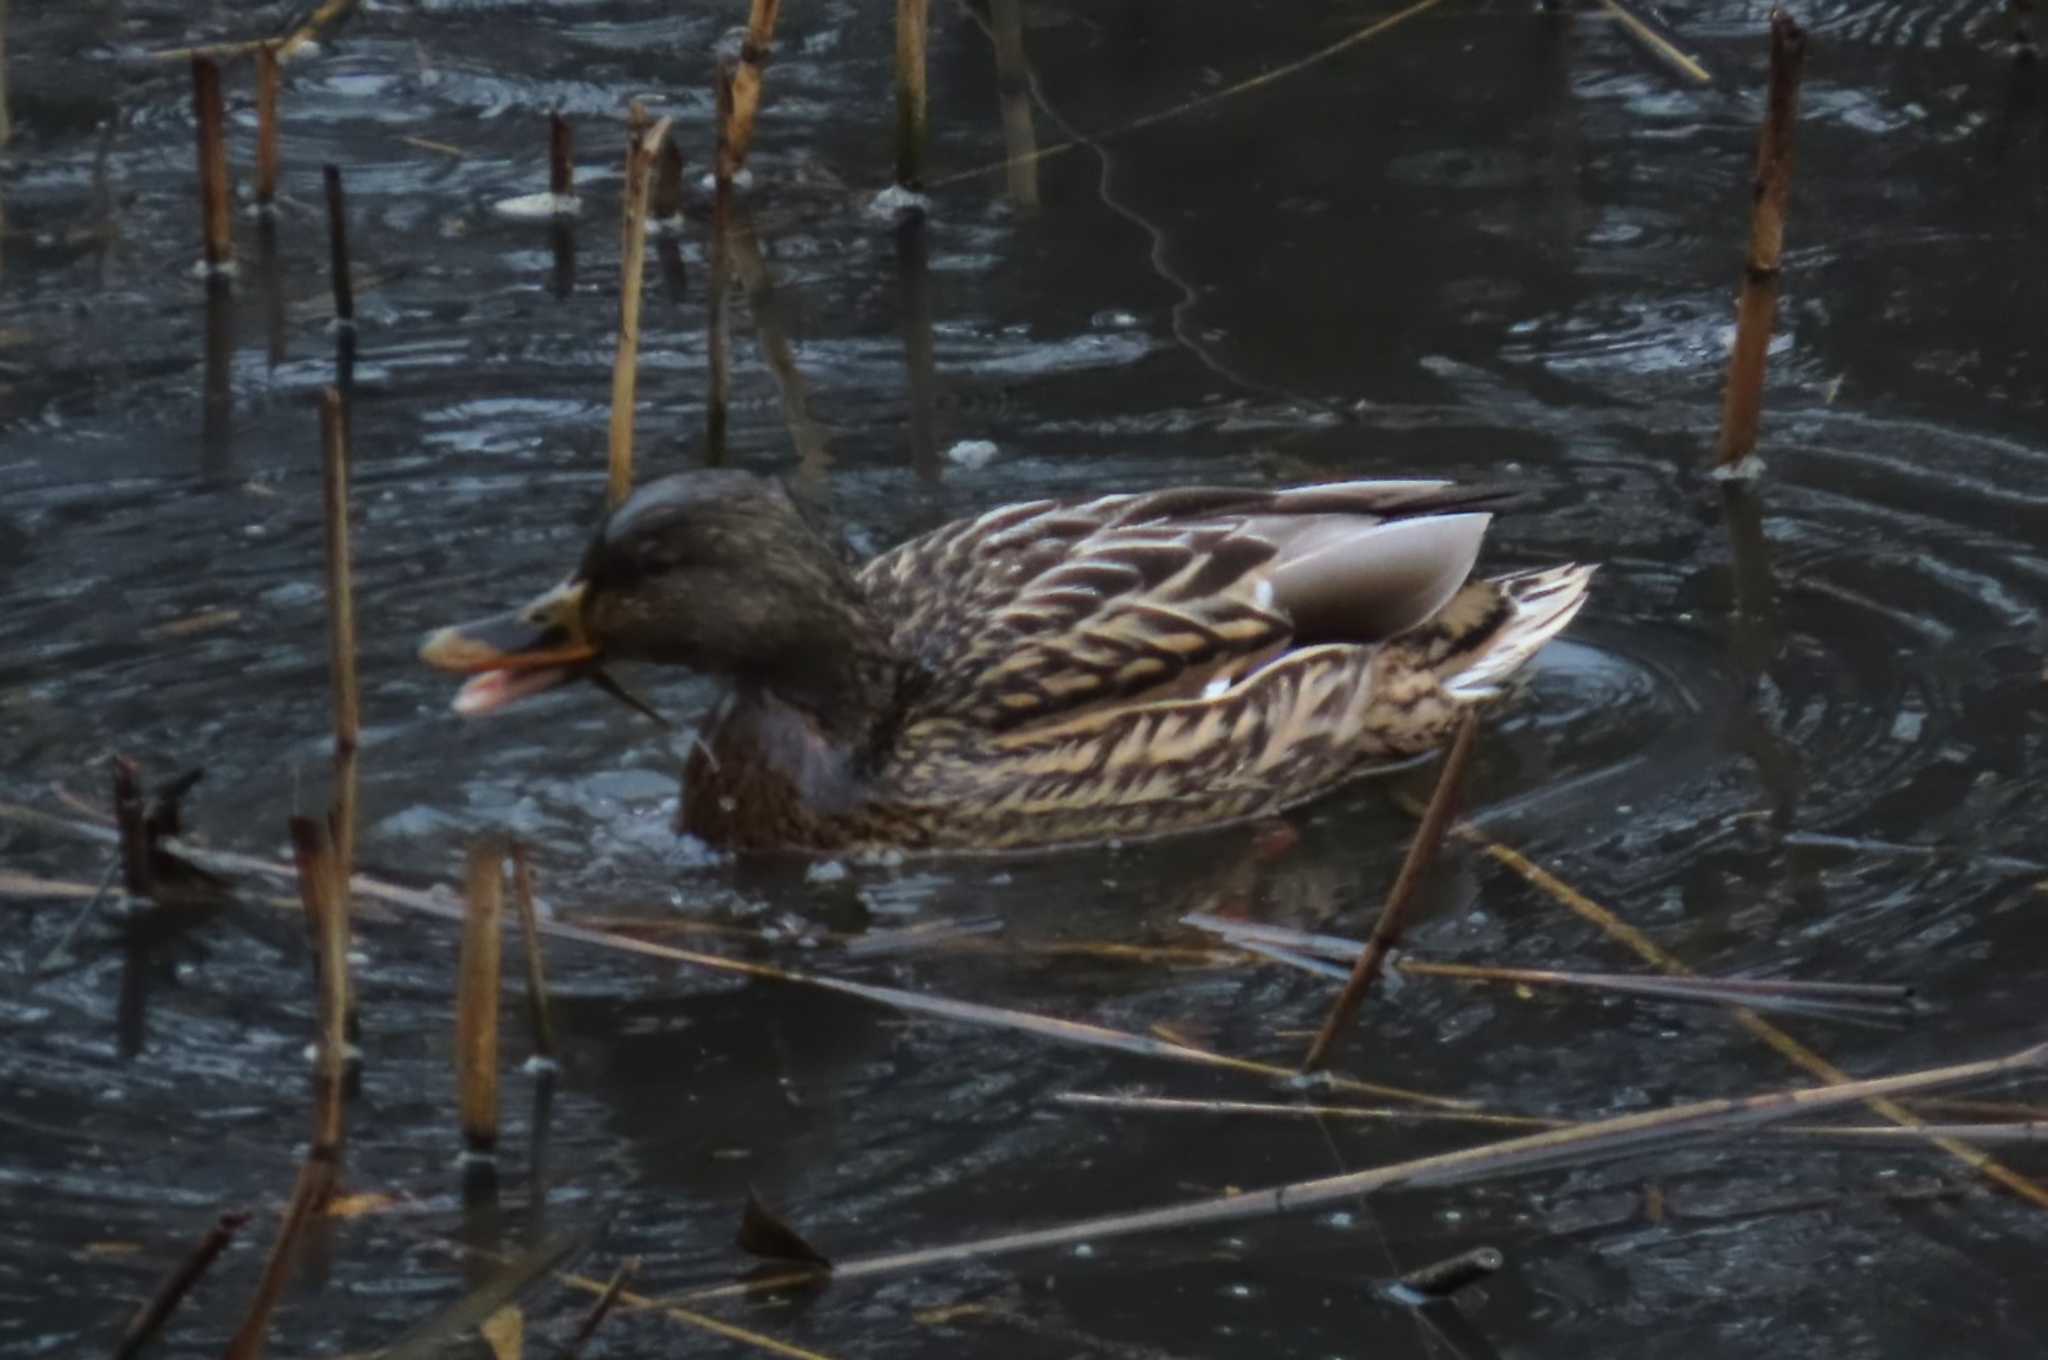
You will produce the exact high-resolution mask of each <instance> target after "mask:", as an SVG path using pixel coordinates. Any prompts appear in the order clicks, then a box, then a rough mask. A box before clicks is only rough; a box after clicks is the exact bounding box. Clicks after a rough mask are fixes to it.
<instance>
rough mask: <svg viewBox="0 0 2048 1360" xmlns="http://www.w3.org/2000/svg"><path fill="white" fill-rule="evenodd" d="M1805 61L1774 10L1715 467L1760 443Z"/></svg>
mask: <svg viewBox="0 0 2048 1360" xmlns="http://www.w3.org/2000/svg"><path fill="white" fill-rule="evenodd" d="M1805 64H1806V33H1805V31H1804V30H1803V29H1801V28H1800V27H1799V25H1798V24H1796V23H1794V22H1792V19H1791V18H1790V16H1788V15H1787V14H1786V13H1785V11H1783V10H1772V11H1771V85H1770V95H1769V103H1768V104H1767V106H1766V108H1765V111H1764V125H1763V130H1762V131H1761V132H1760V133H1759V134H1758V137H1757V144H1756V178H1755V182H1754V185H1753V188H1752V190H1751V193H1752V196H1753V198H1754V203H1753V205H1752V207H1751V209H1750V219H1749V259H1748V262H1747V264H1746V265H1745V267H1744V269H1743V275H1742V293H1741V296H1740V298H1739V300H1738V301H1737V303H1736V310H1735V349H1734V353H1733V354H1732V355H1731V356H1730V358H1729V361H1728V387H1727V390H1726V392H1725V393H1724V395H1723V397H1722V401H1721V438H1720V442H1719V444H1718V445H1717V446H1716V448H1715V452H1714V461H1715V463H1716V465H1717V466H1719V467H1723V468H1730V467H1733V466H1735V465H1736V464H1738V463H1740V462H1742V460H1743V459H1745V458H1747V457H1749V456H1750V454H1751V453H1753V452H1755V450H1756V436H1757V425H1758V422H1759V420H1760V418H1761V413H1762V408H1763V389H1764V361H1765V356H1766V353H1767V351H1768V350H1769V348H1770V344H1771V327H1772V325H1773V323H1774V322H1775V320H1776V318H1777V312H1778V282H1779V273H1780V261H1781V260H1782V259H1783V258H1784V254H1785V191H1786V189H1787V187H1788V186H1789V185H1790V184H1791V182H1792V134H1793V132H1794V130H1795V128H1796V125H1797V123H1798V121H1799V75H1800V71H1801V69H1802V68H1803V67H1804V66H1805Z"/></svg>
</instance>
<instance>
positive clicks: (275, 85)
mask: <svg viewBox="0 0 2048 1360" xmlns="http://www.w3.org/2000/svg"><path fill="white" fill-rule="evenodd" d="M283 84H284V68H283V66H282V65H280V64H279V62H278V60H277V48H276V47H274V46H271V45H270V44H268V43H266V44H264V45H263V46H262V47H259V48H257V49H256V203H257V206H258V207H260V208H262V209H263V210H265V211H266V212H267V211H269V210H270V208H271V207H272V206H273V205H274V204H275V203H276V201H277V172H278V164H279V151H278V121H277V99H278V95H279V93H280V92H281V90H282V88H283Z"/></svg>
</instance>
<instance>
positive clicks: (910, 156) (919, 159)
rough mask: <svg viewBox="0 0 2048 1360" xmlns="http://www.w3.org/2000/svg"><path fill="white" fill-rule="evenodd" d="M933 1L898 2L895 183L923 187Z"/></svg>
mask: <svg viewBox="0 0 2048 1360" xmlns="http://www.w3.org/2000/svg"><path fill="white" fill-rule="evenodd" d="M930 28H931V0H896V182H897V183H898V184H900V185H902V186H903V187H904V188H906V189H917V188H922V187H923V184H924V140H925V47H926V38H927V35H928V31H929V30H930Z"/></svg>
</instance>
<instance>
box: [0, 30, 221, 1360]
mask: <svg viewBox="0 0 2048 1360" xmlns="http://www.w3.org/2000/svg"><path fill="white" fill-rule="evenodd" d="M0 10H4V4H0ZM248 1221H249V1215H248V1214H247V1213H245V1212H233V1213H225V1214H222V1215H221V1216H220V1217H219V1218H217V1219H215V1220H214V1224H213V1226H212V1227H211V1228H208V1229H207V1230H206V1235H205V1236H203V1237H201V1238H200V1239H199V1240H198V1241H197V1242H196V1243H194V1244H193V1246H192V1250H191V1251H190V1252H188V1253H186V1255H185V1259H184V1260H182V1261H180V1262H179V1263H178V1264H177V1265H176V1266H175V1267H173V1268H172V1270H171V1273H170V1274H168V1275H166V1276H165V1277H164V1281H163V1283H162V1284H160V1285H158V1286H157V1288H156V1292H155V1293H154V1294H152V1295H150V1297H149V1299H148V1301H147V1302H145V1303H144V1304H143V1305H142V1306H141V1307H140V1308H138V1309H136V1310H135V1317H134V1318H133V1319H132V1320H131V1321H130V1322H129V1323H128V1326H127V1328H126V1329H125V1330H124V1331H123V1332H122V1333H121V1339H120V1340H119V1341H117V1342H115V1343H114V1360H132V1357H134V1356H136V1355H138V1354H140V1353H141V1351H142V1348H143V1347H145V1346H147V1345H148V1344H149V1343H150V1342H151V1341H152V1340H154V1339H155V1337H156V1334H157V1333H158V1332H160V1331H162V1330H163V1326H164V1323H166V1322H168V1321H169V1320H170V1316H171V1314H172V1313H173V1312H175V1311H176V1310H177V1307H178V1305H179V1304H180V1303H182V1302H183V1301H184V1298H185V1296H186V1295H187V1294H189V1293H191V1292H192V1286H194V1285H196V1284H198V1283H199V1280H200V1277H201V1276H203V1275H205V1274H206V1271H207V1268H208V1267H210V1266H211V1265H212V1264H213V1263H214V1260H215V1258H217V1257H218V1256H219V1255H220V1254H221V1253H222V1252H223V1251H225V1250H227V1246H228V1243H230V1242H232V1241H234V1240H235V1234H236V1233H238V1232H240V1231H241V1230H242V1228H243V1226H244V1225H246V1224H247V1223H248Z"/></svg>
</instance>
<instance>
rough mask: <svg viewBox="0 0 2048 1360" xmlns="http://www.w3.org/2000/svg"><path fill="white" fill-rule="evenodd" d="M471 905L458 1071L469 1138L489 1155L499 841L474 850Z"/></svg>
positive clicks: (493, 1112) (460, 974) (461, 977)
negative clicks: (496, 843)
mask: <svg viewBox="0 0 2048 1360" xmlns="http://www.w3.org/2000/svg"><path fill="white" fill-rule="evenodd" d="M468 904H469V909H468V911H467V912H466V913H465V914H464V915H463V918H462V956H461V962H460V964H459V966H458V970H457V973H456V981H455V1075H456V1084H457V1087H458V1089H459V1092H460V1095H459V1103H460V1106H461V1112H462V1137H463V1143H464V1145H465V1146H466V1147H467V1148H468V1150H469V1151H470V1152H471V1153H472V1154H476V1155H478V1156H488V1155H489V1154H490V1153H491V1152H492V1151H493V1150H494V1149H495V1148H496V1147H497V1146H498V992H499V970H500V966H501V963H502V952H503V947H504V934H503V931H502V929H501V928H500V917H501V915H502V914H503V908H504V854H503V852H502V851H501V850H500V849H499V848H498V847H497V846H496V845H493V844H489V843H485V844H481V845H477V846H475V847H473V848H472V849H471V850H470V852H469V871H468Z"/></svg>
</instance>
